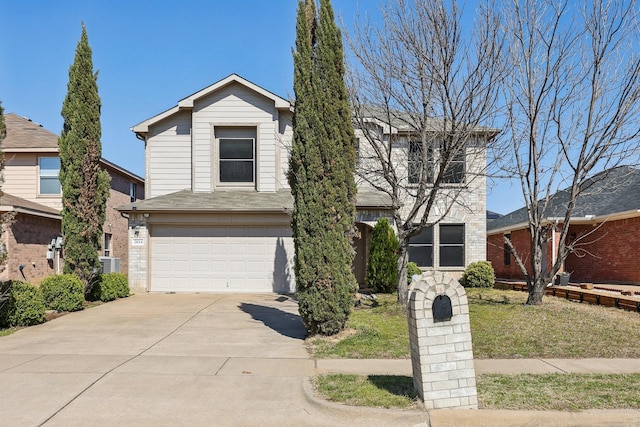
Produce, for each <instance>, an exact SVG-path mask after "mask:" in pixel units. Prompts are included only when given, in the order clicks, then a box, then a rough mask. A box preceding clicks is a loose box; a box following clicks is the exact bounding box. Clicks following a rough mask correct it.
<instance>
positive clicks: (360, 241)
mask: <svg viewBox="0 0 640 427" xmlns="http://www.w3.org/2000/svg"><path fill="white" fill-rule="evenodd" d="M356 227H357V229H358V234H359V235H360V236H359V237H356V238H355V239H353V247H354V249H355V251H356V256H355V258H354V260H353V267H352V268H353V274H354V275H355V276H356V281H357V282H358V286H359V287H360V288H364V287H366V283H365V282H366V281H365V278H366V276H367V259H368V258H369V229H370V227H369V226H368V225H366V224H362V223H356Z"/></svg>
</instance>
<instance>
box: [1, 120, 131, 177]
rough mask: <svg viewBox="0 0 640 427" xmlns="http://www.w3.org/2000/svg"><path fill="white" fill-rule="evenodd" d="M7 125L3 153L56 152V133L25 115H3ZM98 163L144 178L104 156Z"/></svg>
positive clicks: (128, 175) (129, 175)
mask: <svg viewBox="0 0 640 427" xmlns="http://www.w3.org/2000/svg"><path fill="white" fill-rule="evenodd" d="M4 118H5V124H6V126H7V136H6V137H5V139H3V140H2V144H0V148H2V151H3V152H5V153H58V151H59V149H58V135H56V134H55V133H53V132H50V131H48V130H47V129H45V128H44V127H42V125H41V124H38V123H36V122H34V121H32V120H31V119H28V118H26V117H20V116H18V115H17V114H14V113H8V114H6V115H5V116H4ZM100 163H101V164H102V166H104V167H106V168H107V169H112V170H115V171H117V172H119V173H120V174H122V175H125V176H127V177H128V178H130V179H132V180H134V181H139V182H144V178H142V177H140V176H138V175H136V174H134V173H133V172H130V171H128V170H126V169H124V168H122V167H120V166H118V165H116V164H115V163H113V162H110V161H109V160H107V159H105V158H100Z"/></svg>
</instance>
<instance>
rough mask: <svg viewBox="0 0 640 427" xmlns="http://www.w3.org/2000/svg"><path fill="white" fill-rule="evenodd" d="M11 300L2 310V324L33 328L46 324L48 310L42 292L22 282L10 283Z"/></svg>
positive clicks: (0, 316)
mask: <svg viewBox="0 0 640 427" xmlns="http://www.w3.org/2000/svg"><path fill="white" fill-rule="evenodd" d="M8 286H9V287H10V289H9V299H8V300H7V303H6V304H5V305H4V307H3V309H2V315H0V318H1V319H0V322H2V323H3V324H4V325H5V326H31V325H37V324H39V323H42V322H44V314H45V311H46V308H45V306H44V298H43V297H42V292H40V289H38V288H37V287H36V286H34V285H32V284H30V283H26V282H20V281H11V282H9V284H8Z"/></svg>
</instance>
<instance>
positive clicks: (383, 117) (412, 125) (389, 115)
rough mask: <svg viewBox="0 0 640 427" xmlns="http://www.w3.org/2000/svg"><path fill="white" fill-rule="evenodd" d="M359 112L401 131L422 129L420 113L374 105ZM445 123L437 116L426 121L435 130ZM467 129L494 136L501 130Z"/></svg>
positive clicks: (431, 129)
mask: <svg viewBox="0 0 640 427" xmlns="http://www.w3.org/2000/svg"><path fill="white" fill-rule="evenodd" d="M358 114H359V115H361V116H362V117H363V118H364V119H371V120H375V121H377V122H378V123H380V124H385V125H386V124H389V125H390V126H391V127H393V128H394V129H395V130H397V131H399V132H416V131H417V130H418V129H420V126H421V124H420V122H419V121H420V120H422V116H420V115H419V116H416V117H414V116H412V114H410V113H407V112H403V111H396V110H387V109H386V108H382V107H374V106H363V107H362V108H361V109H360V111H359V112H358ZM445 124H446V122H445V121H443V120H442V119H440V118H437V117H430V118H427V121H426V123H425V125H426V127H427V130H430V131H433V132H442V128H443V126H445ZM447 128H448V129H450V124H449V125H447ZM467 131H472V132H476V133H478V134H486V135H487V136H488V137H490V138H493V137H494V136H495V135H497V134H498V133H499V132H500V129H495V128H490V127H486V126H474V127H473V129H467Z"/></svg>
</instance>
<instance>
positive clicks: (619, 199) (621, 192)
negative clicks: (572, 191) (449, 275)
mask: <svg viewBox="0 0 640 427" xmlns="http://www.w3.org/2000/svg"><path fill="white" fill-rule="evenodd" d="M568 202H569V191H568V189H565V190H562V191H558V192H557V193H555V194H554V195H553V196H551V199H550V200H549V204H548V206H547V209H546V211H545V214H544V217H545V218H563V217H564V215H565V212H566V207H567V204H568ZM639 209H640V170H638V169H635V168H631V167H627V166H625V167H619V168H615V169H610V170H607V171H605V172H601V173H600V174H597V175H595V176H594V177H593V178H592V179H590V180H587V181H586V182H585V184H584V185H583V192H582V193H581V194H580V195H579V196H578V198H577V199H576V206H575V209H574V211H573V215H572V216H573V217H574V218H580V217H586V216H588V215H593V216H595V217H599V216H608V215H613V214H617V213H621V212H628V211H633V210H639ZM527 221H528V219H527V208H526V207H523V208H520V209H518V210H515V211H513V212H511V213H508V214H506V215H504V216H502V217H500V218H498V219H495V220H493V221H491V222H489V223H488V224H487V231H491V230H496V229H500V228H508V227H510V226H514V225H516V224H521V223H524V222H527Z"/></svg>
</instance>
